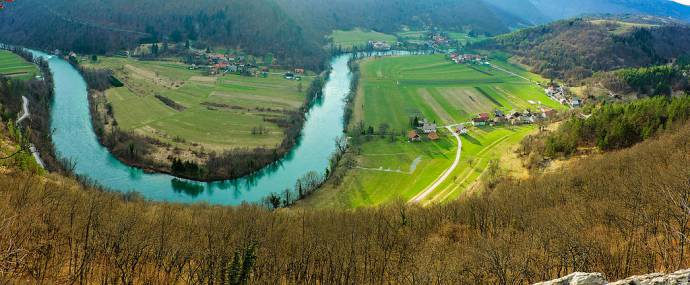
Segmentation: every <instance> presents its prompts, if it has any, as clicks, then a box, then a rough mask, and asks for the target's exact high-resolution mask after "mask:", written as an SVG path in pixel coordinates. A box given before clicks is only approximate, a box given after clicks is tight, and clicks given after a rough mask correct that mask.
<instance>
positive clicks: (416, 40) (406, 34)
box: [397, 31, 427, 44]
mask: <svg viewBox="0 0 690 285" xmlns="http://www.w3.org/2000/svg"><path fill="white" fill-rule="evenodd" d="M397 35H398V36H399V37H400V38H402V39H403V40H405V41H407V42H410V43H413V44H421V43H423V42H425V41H426V40H427V38H426V36H427V31H403V32H399V33H397Z"/></svg>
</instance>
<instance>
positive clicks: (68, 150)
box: [34, 51, 351, 205]
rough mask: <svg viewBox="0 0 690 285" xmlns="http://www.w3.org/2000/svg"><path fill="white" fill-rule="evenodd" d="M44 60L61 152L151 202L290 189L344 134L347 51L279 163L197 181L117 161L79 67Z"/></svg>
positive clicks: (87, 172)
mask: <svg viewBox="0 0 690 285" xmlns="http://www.w3.org/2000/svg"><path fill="white" fill-rule="evenodd" d="M34 54H35V55H37V56H41V57H44V58H46V59H47V60H48V63H49V65H50V69H51V71H52V72H53V77H54V81H55V100H54V102H53V106H52V110H51V112H52V113H51V127H52V128H53V129H54V130H55V132H54V133H53V142H54V144H55V149H56V150H57V152H58V155H59V156H60V157H63V158H66V159H69V160H71V161H72V162H74V163H75V164H76V168H75V172H76V173H77V174H79V175H82V176H84V177H87V178H89V179H90V180H92V181H94V182H96V183H98V184H100V185H102V186H104V187H106V188H108V189H111V190H114V191H120V192H132V191H133V192H137V193H139V194H140V195H142V196H143V197H145V198H147V199H150V200H155V201H167V202H180V203H195V202H206V203H209V204H215V205H238V204H241V203H243V202H250V203H252V202H259V201H261V200H262V199H263V198H264V197H266V196H267V195H269V194H270V193H273V192H275V193H280V192H283V191H284V190H285V189H292V188H293V187H294V185H295V182H296V180H297V178H299V177H301V176H303V175H304V174H306V173H307V172H310V171H317V172H319V173H323V172H324V171H325V170H326V168H327V167H328V161H329V158H330V156H331V155H332V154H333V152H334V151H335V140H336V138H337V137H338V136H342V135H343V114H344V109H345V98H346V96H347V94H348V93H349V91H350V81H351V74H350V70H349V68H348V65H347V62H348V59H349V58H350V56H349V55H342V56H338V57H335V58H333V59H332V60H331V63H330V64H331V66H332V71H331V75H330V79H329V80H328V82H327V83H326V85H325V86H324V92H323V94H324V96H323V98H322V99H320V100H318V101H317V102H316V103H315V104H314V105H313V107H312V108H311V109H310V110H309V113H308V114H307V116H306V118H307V120H306V122H305V124H304V129H303V130H302V136H301V138H300V140H299V142H298V143H297V145H296V146H295V148H294V149H293V150H292V151H290V152H289V153H288V155H287V156H286V157H285V158H284V159H282V160H281V161H280V162H278V163H276V164H275V165H273V166H269V167H267V168H265V169H263V170H261V171H259V172H258V173H257V174H255V175H252V176H249V177H245V178H240V179H236V180H229V181H223V182H213V183H201V182H194V181H188V180H184V179H178V178H176V177H174V176H170V175H166V174H151V173H145V172H144V171H142V170H140V169H137V168H133V167H129V166H127V165H125V164H123V163H122V162H120V161H119V160H117V159H116V158H115V157H114V156H113V155H112V154H110V152H109V151H108V149H106V148H105V147H103V146H101V145H100V144H99V143H98V140H97V138H96V134H95V133H94V131H93V128H92V126H91V120H90V114H89V104H88V99H87V96H88V94H87V88H86V83H85V82H84V79H83V78H82V77H81V75H80V74H79V72H78V71H77V70H76V69H74V67H72V66H71V65H70V64H69V63H68V62H66V61H65V60H63V59H61V58H58V57H50V56H48V55H47V54H45V53H41V52H36V51H34Z"/></svg>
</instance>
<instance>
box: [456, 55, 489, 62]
mask: <svg viewBox="0 0 690 285" xmlns="http://www.w3.org/2000/svg"><path fill="white" fill-rule="evenodd" d="M453 61H454V62H455V63H457V64H461V63H476V64H483V63H484V62H485V61H486V57H483V56H481V55H479V54H463V55H458V56H456V57H455V58H454V59H453Z"/></svg>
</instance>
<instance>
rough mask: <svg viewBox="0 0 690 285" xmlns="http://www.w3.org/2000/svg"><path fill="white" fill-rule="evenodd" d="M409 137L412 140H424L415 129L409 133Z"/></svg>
mask: <svg viewBox="0 0 690 285" xmlns="http://www.w3.org/2000/svg"><path fill="white" fill-rule="evenodd" d="M407 139H408V140H409V141H410V142H418V141H421V140H422V138H421V137H420V136H419V134H417V132H416V131H415V130H411V131H409V132H408V133H407Z"/></svg>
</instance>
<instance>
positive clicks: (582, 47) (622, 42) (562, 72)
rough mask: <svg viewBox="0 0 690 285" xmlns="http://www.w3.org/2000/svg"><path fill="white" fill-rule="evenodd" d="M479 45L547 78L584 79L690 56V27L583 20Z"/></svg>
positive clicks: (637, 20) (653, 20) (640, 19)
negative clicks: (510, 56) (502, 52)
mask: <svg viewBox="0 0 690 285" xmlns="http://www.w3.org/2000/svg"><path fill="white" fill-rule="evenodd" d="M475 47H477V48H489V49H502V50H505V51H508V52H510V53H512V54H515V55H516V56H517V57H518V58H519V59H520V60H521V61H522V62H523V63H525V64H527V65H529V66H531V67H532V68H533V70H534V71H535V72H538V73H540V74H542V75H545V76H547V77H550V78H560V79H565V80H568V81H578V80H581V79H584V78H587V77H589V76H591V75H592V74H593V73H594V72H597V71H609V70H616V69H620V68H627V67H640V66H649V65H656V64H665V63H669V62H672V61H674V60H675V59H677V58H679V57H681V56H683V55H686V54H688V53H689V52H690V26H688V25H687V24H684V23H680V22H675V21H670V20H667V19H660V18H653V17H616V18H598V19H595V18H578V19H572V20H563V21H558V22H554V23H552V24H548V25H543V26H539V27H534V28H529V29H524V30H521V31H518V32H514V33H511V34H507V35H502V36H498V37H495V38H492V39H490V40H487V41H484V42H482V43H479V44H477V46H475Z"/></svg>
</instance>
